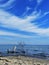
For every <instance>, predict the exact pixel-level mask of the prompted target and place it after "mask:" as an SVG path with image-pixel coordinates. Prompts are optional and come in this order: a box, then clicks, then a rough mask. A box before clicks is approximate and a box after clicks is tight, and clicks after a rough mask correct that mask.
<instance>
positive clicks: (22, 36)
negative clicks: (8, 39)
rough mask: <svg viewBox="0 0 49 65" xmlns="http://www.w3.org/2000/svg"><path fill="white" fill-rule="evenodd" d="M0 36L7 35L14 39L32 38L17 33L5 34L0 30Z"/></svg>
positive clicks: (5, 32)
mask: <svg viewBox="0 0 49 65" xmlns="http://www.w3.org/2000/svg"><path fill="white" fill-rule="evenodd" d="M0 35H3V36H4V35H5V36H6V35H7V36H14V37H21V38H31V37H32V36H27V35H22V34H18V33H13V32H7V31H2V30H0Z"/></svg>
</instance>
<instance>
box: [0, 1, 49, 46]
mask: <svg viewBox="0 0 49 65" xmlns="http://www.w3.org/2000/svg"><path fill="white" fill-rule="evenodd" d="M19 41H25V42H26V43H27V44H35V45H37V44H49V0H0V44H16V43H17V42H19Z"/></svg>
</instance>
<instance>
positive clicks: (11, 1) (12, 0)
mask: <svg viewBox="0 0 49 65" xmlns="http://www.w3.org/2000/svg"><path fill="white" fill-rule="evenodd" d="M15 1H16V0H9V1H7V3H5V4H0V9H10V8H12V7H13V4H14V3H15Z"/></svg>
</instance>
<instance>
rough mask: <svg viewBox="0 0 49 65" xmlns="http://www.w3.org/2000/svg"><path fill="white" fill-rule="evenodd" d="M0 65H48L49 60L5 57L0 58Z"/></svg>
mask: <svg viewBox="0 0 49 65" xmlns="http://www.w3.org/2000/svg"><path fill="white" fill-rule="evenodd" d="M0 65H49V60H45V59H39V58H32V57H25V56H7V57H0Z"/></svg>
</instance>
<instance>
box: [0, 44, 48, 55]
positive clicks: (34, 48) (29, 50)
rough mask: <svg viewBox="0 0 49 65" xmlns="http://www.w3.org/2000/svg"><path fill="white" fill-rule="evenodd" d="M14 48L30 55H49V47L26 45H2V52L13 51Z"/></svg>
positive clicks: (0, 50) (0, 48)
mask: <svg viewBox="0 0 49 65" xmlns="http://www.w3.org/2000/svg"><path fill="white" fill-rule="evenodd" d="M14 46H16V48H17V49H21V50H22V49H23V50H25V51H26V53H28V54H36V53H40V52H44V53H46V54H49V45H24V46H22V47H21V46H18V45H0V52H6V51H7V49H10V50H13V47H14ZM17 49H16V50H17Z"/></svg>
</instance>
